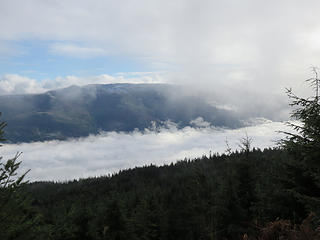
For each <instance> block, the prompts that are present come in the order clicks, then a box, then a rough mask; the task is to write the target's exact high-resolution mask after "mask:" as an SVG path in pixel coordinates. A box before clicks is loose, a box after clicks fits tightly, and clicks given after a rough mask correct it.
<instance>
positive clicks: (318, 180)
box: [281, 68, 320, 217]
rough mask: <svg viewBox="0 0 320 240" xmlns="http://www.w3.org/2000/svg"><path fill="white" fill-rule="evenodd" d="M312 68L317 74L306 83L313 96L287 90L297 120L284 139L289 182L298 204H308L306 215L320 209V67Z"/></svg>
mask: <svg viewBox="0 0 320 240" xmlns="http://www.w3.org/2000/svg"><path fill="white" fill-rule="evenodd" d="M312 71H313V73H314V77H313V78H310V79H308V80H307V82H309V83H310V84H311V86H312V87H313V88H314V91H315V94H314V96H313V97H310V98H303V97H298V96H297V95H295V94H294V93H293V91H292V90H291V89H287V94H288V96H289V98H290V99H291V104H290V105H291V106H292V107H293V111H292V114H291V118H292V119H293V120H295V121H293V122H290V123H288V124H289V126H291V127H292V128H293V131H292V132H284V133H285V134H286V136H287V137H286V138H285V139H283V140H282V141H281V143H282V146H283V147H284V149H285V150H287V151H288V152H289V153H290V155H291V156H292V161H289V162H288V164H287V184H286V185H287V187H288V189H289V191H291V193H292V194H293V196H294V197H295V198H296V199H297V200H298V203H299V204H302V205H304V206H305V214H307V213H308V212H309V211H318V212H319V209H320V104H319V89H320V80H319V79H318V70H317V68H313V69H312ZM319 213H320V212H319ZM301 217H306V216H301Z"/></svg>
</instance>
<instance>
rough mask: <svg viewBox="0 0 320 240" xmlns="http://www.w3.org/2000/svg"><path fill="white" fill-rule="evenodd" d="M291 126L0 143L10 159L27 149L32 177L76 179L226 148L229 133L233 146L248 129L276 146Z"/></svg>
mask: <svg viewBox="0 0 320 240" xmlns="http://www.w3.org/2000/svg"><path fill="white" fill-rule="evenodd" d="M284 129H287V127H285V126H284V124H283V123H279V122H264V123H262V124H259V125H256V126H252V127H248V128H243V129H238V130H222V129H215V128H190V127H186V128H184V129H182V130H177V129H176V128H175V127H174V125H170V127H169V128H168V129H162V130H160V131H151V130H149V131H148V130H147V131H146V132H145V133H141V132H134V133H132V134H125V133H116V132H109V133H101V134H100V135H97V136H90V137H87V138H81V139H73V140H69V141H49V142H35V143H23V144H19V145H17V144H9V145H4V146H3V147H1V148H0V155H1V156H4V158H5V159H8V158H10V157H12V156H14V154H15V153H16V152H17V151H21V152H23V154H22V155H21V157H20V160H21V161H22V162H23V164H22V168H21V170H22V171H24V170H27V169H31V172H30V173H29V174H28V177H27V178H28V179H30V180H66V179H68V180H70V179H74V178H83V177H89V176H100V175H106V174H108V173H115V172H117V171H119V170H120V169H127V168H133V167H135V166H143V165H149V164H156V165H163V164H169V163H171V162H176V161H177V160H182V159H184V158H185V157H186V158H194V157H201V156H202V155H209V152H210V151H212V152H213V153H214V152H219V153H224V151H225V150H226V144H225V141H226V139H227V140H228V142H229V144H230V146H231V147H232V149H233V150H235V149H237V148H238V143H239V140H240V139H241V138H243V137H244V136H245V134H246V132H247V133H248V135H249V137H251V138H252V139H253V143H252V146H253V147H257V148H265V147H272V146H275V145H276V143H275V140H277V139H279V138H281V137H283V136H282V135H280V134H278V133H276V131H278V130H284Z"/></svg>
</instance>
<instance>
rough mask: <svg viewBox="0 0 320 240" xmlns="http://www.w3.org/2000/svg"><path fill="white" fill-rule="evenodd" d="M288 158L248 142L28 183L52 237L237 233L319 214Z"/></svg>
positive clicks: (309, 185)
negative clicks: (161, 162)
mask: <svg viewBox="0 0 320 240" xmlns="http://www.w3.org/2000/svg"><path fill="white" fill-rule="evenodd" d="M292 162H293V159H292V158H291V157H290V156H289V155H288V153H287V152H286V151H284V150H280V149H265V150H263V151H261V150H259V149H254V150H252V151H250V152H245V151H242V152H234V153H231V154H226V155H225V154H224V155H212V156H203V157H201V158H198V159H193V160H184V161H180V162H178V163H176V164H172V165H169V166H162V167H156V166H146V167H143V168H136V169H132V170H124V171H121V172H120V173H118V174H115V175H113V176H105V177H100V178H90V179H84V180H79V181H73V182H67V183H50V182H42V183H33V184H31V185H28V187H27V190H28V191H29V192H30V193H31V195H32V196H33V198H34V206H35V207H36V208H37V209H38V211H39V212H40V213H41V214H42V216H43V219H42V224H43V227H44V231H46V232H47V234H49V235H50V236H51V237H52V239H172V240H173V239H225V238H227V239H242V236H243V235H244V234H246V233H247V234H248V235H249V236H251V237H256V236H258V235H259V234H261V228H262V227H264V226H265V225H266V224H267V223H269V222H272V221H275V220H276V219H288V220H290V221H292V223H293V224H298V223H301V222H302V220H303V219H305V218H306V217H307V216H308V215H309V213H310V212H315V213H316V214H317V216H320V215H319V214H320V212H319V210H320V209H319V205H313V201H312V199H317V201H319V199H320V188H319V185H314V182H313V181H312V179H311V178H310V176H307V175H303V174H299V173H298V172H296V171H298V170H297V169H296V171H294V170H293V169H292V168H293V167H294V165H292ZM292 174H293V175H292ZM296 191H298V192H299V195H297V192H296ZM300 195H301V196H300ZM302 196H303V197H304V198H306V199H310V200H309V201H302V200H301V197H302ZM317 219H319V218H317ZM272 239H278V238H272Z"/></svg>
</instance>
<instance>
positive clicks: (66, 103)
mask: <svg viewBox="0 0 320 240" xmlns="http://www.w3.org/2000/svg"><path fill="white" fill-rule="evenodd" d="M182 92H183V89H182V88H181V87H179V86H175V85H166V84H106V85H87V86H84V87H78V86H71V87H68V88H64V89H59V90H54V91H48V92H46V93H43V94H29V95H7V96H0V112H2V113H3V119H4V120H5V121H7V122H8V123H9V125H8V127H7V131H6V138H7V139H8V140H9V141H11V142H31V141H44V140H52V139H66V138H69V137H82V136H87V135H89V134H96V133H98V132H99V131H133V130H134V129H139V130H143V129H145V128H148V127H150V126H151V122H152V121H154V122H156V123H157V124H160V125H161V124H162V123H163V122H165V121H168V120H170V121H172V122H175V123H177V124H178V127H185V126H188V125H192V124H191V123H190V121H192V120H194V119H196V118H198V117H202V118H203V119H204V120H205V121H207V122H209V123H211V124H212V125H214V126H218V127H227V128H235V127H239V126H241V124H240V122H239V121H238V120H237V119H236V118H235V117H234V116H233V114H232V112H230V111H227V110H222V109H218V108H216V107H214V106H212V105H210V104H208V103H207V102H206V101H205V100H204V98H203V97H196V96H192V95H185V94H182Z"/></svg>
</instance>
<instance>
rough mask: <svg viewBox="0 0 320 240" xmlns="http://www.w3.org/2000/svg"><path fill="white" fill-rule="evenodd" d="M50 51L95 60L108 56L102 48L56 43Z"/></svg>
mask: <svg viewBox="0 0 320 240" xmlns="http://www.w3.org/2000/svg"><path fill="white" fill-rule="evenodd" d="M49 51H50V52H51V53H53V54H59V55H66V56H68V57H79V58H93V57H99V56H103V55H106V54H107V52H106V51H105V50H104V49H102V48H96V47H85V46H79V45H76V44H63V43H56V44H53V45H51V46H50V49H49Z"/></svg>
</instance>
